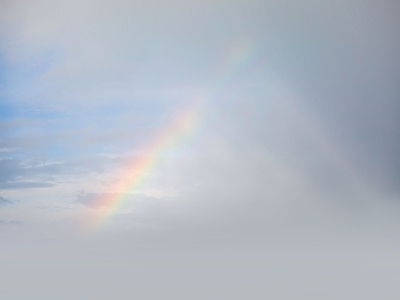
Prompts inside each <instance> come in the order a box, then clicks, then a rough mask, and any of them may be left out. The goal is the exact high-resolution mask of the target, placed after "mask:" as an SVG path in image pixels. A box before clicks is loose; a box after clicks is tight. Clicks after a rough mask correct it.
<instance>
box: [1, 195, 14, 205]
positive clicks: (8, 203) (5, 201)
mask: <svg viewBox="0 0 400 300" xmlns="http://www.w3.org/2000/svg"><path fill="white" fill-rule="evenodd" d="M10 204H12V202H11V201H10V200H8V199H6V198H4V197H2V196H0V206H3V205H10Z"/></svg>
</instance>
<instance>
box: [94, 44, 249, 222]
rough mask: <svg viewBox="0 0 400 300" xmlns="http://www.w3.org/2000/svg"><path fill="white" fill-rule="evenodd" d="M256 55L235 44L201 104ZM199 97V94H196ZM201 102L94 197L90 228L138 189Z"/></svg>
mask: <svg viewBox="0 0 400 300" xmlns="http://www.w3.org/2000/svg"><path fill="white" fill-rule="evenodd" d="M254 57H255V51H254V48H253V47H252V46H251V45H250V44H249V43H247V42H241V43H236V44H234V46H233V47H231V49H230V54H229V55H228V56H227V61H225V63H224V64H222V66H221V68H220V70H219V71H220V72H219V73H220V75H219V76H218V78H217V80H216V83H215V85H214V86H213V87H212V88H211V89H210V90H209V92H208V93H207V94H206V95H205V96H203V97H201V101H200V102H203V103H201V104H203V106H204V105H207V102H209V101H211V100H213V99H214V98H216V97H217V96H218V93H219V92H220V91H221V90H222V89H223V88H225V87H226V86H227V85H228V84H230V83H231V82H232V81H234V79H235V77H236V76H237V74H238V73H241V72H243V70H244V69H245V68H247V67H248V66H249V65H250V64H251V62H252V61H253V58H254ZM197 98H199V97H197ZM201 107H202V105H199V101H197V103H196V104H195V105H193V106H191V107H190V108H188V109H186V110H185V111H183V112H182V113H181V114H179V115H178V116H177V117H176V118H175V119H174V120H173V122H172V123H171V124H170V125H169V126H167V127H165V128H164V129H162V130H161V131H160V132H159V133H158V134H157V135H156V137H155V138H154V139H153V140H152V142H151V143H149V144H148V145H147V146H146V147H145V148H144V149H143V151H142V153H145V154H144V155H138V156H137V157H135V159H133V161H132V162H131V163H129V164H128V166H127V167H126V168H125V169H126V170H128V172H127V175H126V176H123V178H122V179H121V180H119V181H118V182H117V183H116V184H115V185H113V186H112V190H113V191H117V192H116V193H108V194H103V196H102V197H100V198H99V199H96V203H98V207H99V208H98V209H97V210H96V214H97V215H96V217H95V218H94V219H95V220H94V222H91V223H92V224H91V225H90V227H91V228H98V227H99V226H100V225H102V224H104V222H105V221H106V220H107V219H109V218H110V217H111V216H112V215H114V214H115V213H116V212H117V211H118V210H119V208H120V207H121V205H122V204H123V203H124V202H125V200H126V199H127V195H129V192H131V191H132V190H134V189H137V188H138V187H139V186H140V184H141V183H142V182H143V180H144V179H145V178H146V177H147V175H148V174H149V173H150V172H151V170H153V169H154V167H155V166H156V165H157V164H158V162H159V161H160V159H161V158H162V156H163V153H165V151H167V150H168V149H171V148H172V147H173V146H174V145H176V144H177V143H178V142H179V140H181V139H182V138H183V137H185V136H187V135H188V134H189V133H190V132H191V131H193V128H195V127H196V126H195V125H196V124H197V123H198V122H199V119H200V115H201V113H200V111H201Z"/></svg>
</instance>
